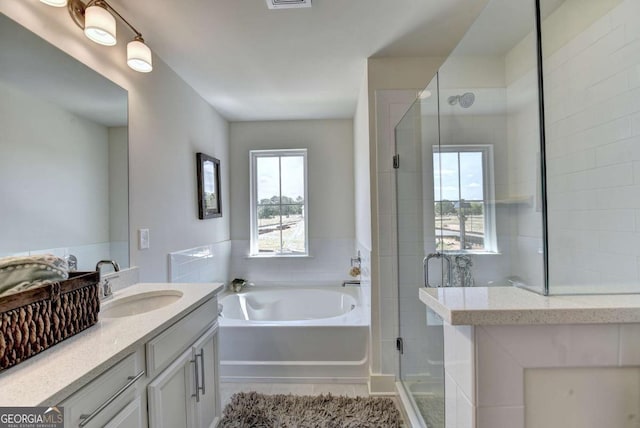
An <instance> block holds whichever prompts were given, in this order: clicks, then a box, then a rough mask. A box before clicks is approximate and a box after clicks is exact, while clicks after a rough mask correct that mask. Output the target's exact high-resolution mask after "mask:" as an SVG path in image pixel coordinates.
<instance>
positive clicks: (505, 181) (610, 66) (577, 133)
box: [394, 0, 640, 427]
mask: <svg viewBox="0 0 640 428" xmlns="http://www.w3.org/2000/svg"><path fill="white" fill-rule="evenodd" d="M639 18H640V2H638V1H637V0H580V1H576V0H489V1H488V2H487V4H486V7H485V8H484V9H483V11H482V12H481V14H480V15H479V17H478V18H477V20H476V21H475V22H474V23H473V25H472V26H471V27H470V28H469V30H468V31H467V33H466V34H465V36H464V37H463V39H462V40H461V41H460V43H459V44H458V46H457V47H456V48H455V50H454V51H453V52H452V54H451V55H450V56H449V57H448V58H447V60H446V61H445V62H444V63H443V65H442V66H441V68H440V70H439V72H438V74H437V75H436V77H435V78H434V79H433V80H432V81H431V82H430V83H429V85H428V86H427V87H426V88H425V89H424V90H423V91H422V92H421V93H420V95H419V96H418V97H417V99H416V101H415V103H414V104H413V105H412V106H411V108H410V109H409V110H408V111H407V113H406V114H405V116H404V117H403V119H402V120H401V121H400V122H399V123H398V125H397V126H396V128H395V149H396V158H395V159H394V166H395V167H396V170H395V173H396V201H397V206H396V213H397V217H396V218H397V230H398V234H397V236H398V239H397V242H398V251H397V254H398V302H399V306H398V313H399V338H400V339H399V345H402V346H400V349H401V351H402V352H401V354H400V359H399V376H398V378H399V381H400V383H401V392H403V395H404V396H405V397H407V398H408V401H409V402H410V403H409V407H410V409H412V410H413V411H414V412H415V413H416V415H419V417H422V419H423V421H422V422H423V423H424V425H425V426H428V427H444V423H445V422H444V421H445V419H446V417H447V416H449V417H455V415H445V412H444V400H443V396H444V389H445V387H446V384H447V383H448V376H449V375H448V374H446V373H447V370H446V368H445V367H444V366H443V361H444V360H445V358H443V355H444V353H445V352H454V353H455V349H449V346H450V345H447V347H446V349H445V346H444V344H443V329H445V328H447V326H446V325H445V326H443V325H442V323H441V322H440V320H439V319H438V317H437V316H435V314H433V313H429V312H426V309H425V305H423V304H421V302H420V301H419V300H418V288H419V287H423V286H429V287H449V286H457V287H470V286H482V287H487V286H517V287H524V288H527V289H529V290H531V291H533V292H537V293H539V294H545V295H553V294H605V293H606V294H614V293H638V292H640V250H639V248H640V246H639V245H638V242H640V102H638V100H639V99H640V31H638V26H637V21H638V19H639ZM447 360H449V359H447ZM458 395H459V394H458ZM457 399H458V400H464V399H465V397H457ZM405 404H406V403H405Z"/></svg>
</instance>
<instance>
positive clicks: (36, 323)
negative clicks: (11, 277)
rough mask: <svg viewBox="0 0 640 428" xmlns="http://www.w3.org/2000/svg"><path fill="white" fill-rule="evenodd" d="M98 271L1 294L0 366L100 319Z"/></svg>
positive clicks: (13, 363) (2, 368) (9, 363)
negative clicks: (5, 294)
mask: <svg viewBox="0 0 640 428" xmlns="http://www.w3.org/2000/svg"><path fill="white" fill-rule="evenodd" d="M99 281H100V274H99V273H98V272H69V279H67V280H65V281H60V282H54V283H51V284H47V285H43V286H42V287H36V288H33V289H30V290H26V291H23V292H21V293H16V294H11V295H9V296H6V297H2V298H0V370H4V369H6V368H9V367H11V366H14V365H16V364H18V363H20V362H22V361H24V360H26V359H27V358H30V357H32V356H34V355H36V354H37V353H39V352H41V351H44V350H45V349H47V348H50V347H51V346H53V345H55V344H56V343H59V342H62V341H63V340H65V339H66V338H68V337H71V336H73V335H74V334H76V333H79V332H81V331H82V330H84V329H86V328H88V327H91V326H92V325H93V324H95V323H96V322H97V321H98V312H100V293H99V290H98V282H99Z"/></svg>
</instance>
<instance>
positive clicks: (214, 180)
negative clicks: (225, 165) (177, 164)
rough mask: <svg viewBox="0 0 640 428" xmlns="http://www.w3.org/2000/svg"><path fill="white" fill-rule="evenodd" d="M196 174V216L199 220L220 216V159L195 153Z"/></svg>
mask: <svg viewBox="0 0 640 428" xmlns="http://www.w3.org/2000/svg"><path fill="white" fill-rule="evenodd" d="M196 164H197V175H198V218H199V219H200V220H204V219H208V218H215V217H222V197H221V195H220V189H221V187H222V186H221V183H220V160H218V159H216V158H214V157H212V156H209V155H206V154H204V153H196Z"/></svg>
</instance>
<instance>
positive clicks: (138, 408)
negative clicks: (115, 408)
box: [104, 397, 147, 428]
mask: <svg viewBox="0 0 640 428" xmlns="http://www.w3.org/2000/svg"><path fill="white" fill-rule="evenodd" d="M146 412H147V409H146V408H145V407H144V405H143V403H142V397H137V398H136V399H135V400H133V401H132V402H131V403H129V404H128V405H127V406H126V407H125V408H124V409H122V410H121V411H120V412H119V413H118V414H117V415H115V416H114V418H113V419H111V421H109V423H108V424H106V425H105V426H104V428H143V427H146V423H145V421H146V417H145V413H146Z"/></svg>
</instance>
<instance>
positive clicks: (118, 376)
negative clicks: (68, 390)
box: [60, 348, 144, 428]
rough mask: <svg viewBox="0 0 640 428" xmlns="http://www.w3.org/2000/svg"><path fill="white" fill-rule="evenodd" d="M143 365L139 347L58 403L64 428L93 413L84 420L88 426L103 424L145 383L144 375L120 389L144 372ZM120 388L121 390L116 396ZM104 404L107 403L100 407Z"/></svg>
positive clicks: (74, 424) (127, 402) (125, 404)
mask: <svg viewBox="0 0 640 428" xmlns="http://www.w3.org/2000/svg"><path fill="white" fill-rule="evenodd" d="M143 367H144V357H143V349H142V348H140V349H139V350H138V351H137V352H135V353H133V354H131V355H129V356H127V357H125V358H124V359H123V360H122V361H120V362H119V363H118V364H116V365H115V366H113V367H112V368H110V369H109V370H107V371H106V372H104V373H103V374H101V375H100V376H98V377H97V378H96V379H95V380H93V381H91V383H89V384H88V385H86V386H84V387H83V388H81V389H79V390H78V391H76V392H75V393H74V394H73V395H71V396H70V397H69V398H67V399H66V400H64V401H63V402H62V403H60V405H61V406H64V416H65V427H74V428H75V427H79V426H80V424H81V423H82V422H83V420H85V418H83V417H81V416H82V415H94V416H93V417H92V418H91V420H90V421H88V422H86V427H87V428H89V427H102V426H104V425H105V423H107V422H108V421H109V420H111V418H113V417H114V416H115V415H116V414H118V412H120V411H121V410H122V409H123V408H124V407H126V406H127V404H129V403H130V402H131V401H133V399H134V398H135V396H136V395H139V391H138V389H139V385H142V383H143V382H144V376H142V380H139V381H137V382H135V383H133V384H131V385H130V386H129V387H128V388H127V389H126V390H124V391H122V389H123V388H124V387H125V386H126V385H128V384H129V383H130V382H131V381H132V379H133V378H135V377H136V376H138V375H139V374H140V373H143V370H144V368H143ZM120 391H122V393H121V394H120V395H117V393H118V392H120ZM116 395H117V397H116V398H115V399H113V398H114V397H115V396H116ZM112 399H113V400H112ZM110 400H112V401H110ZM105 403H109V404H108V405H107V406H105V407H104V408H102V409H100V407H101V406H102V405H103V404H105Z"/></svg>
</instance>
